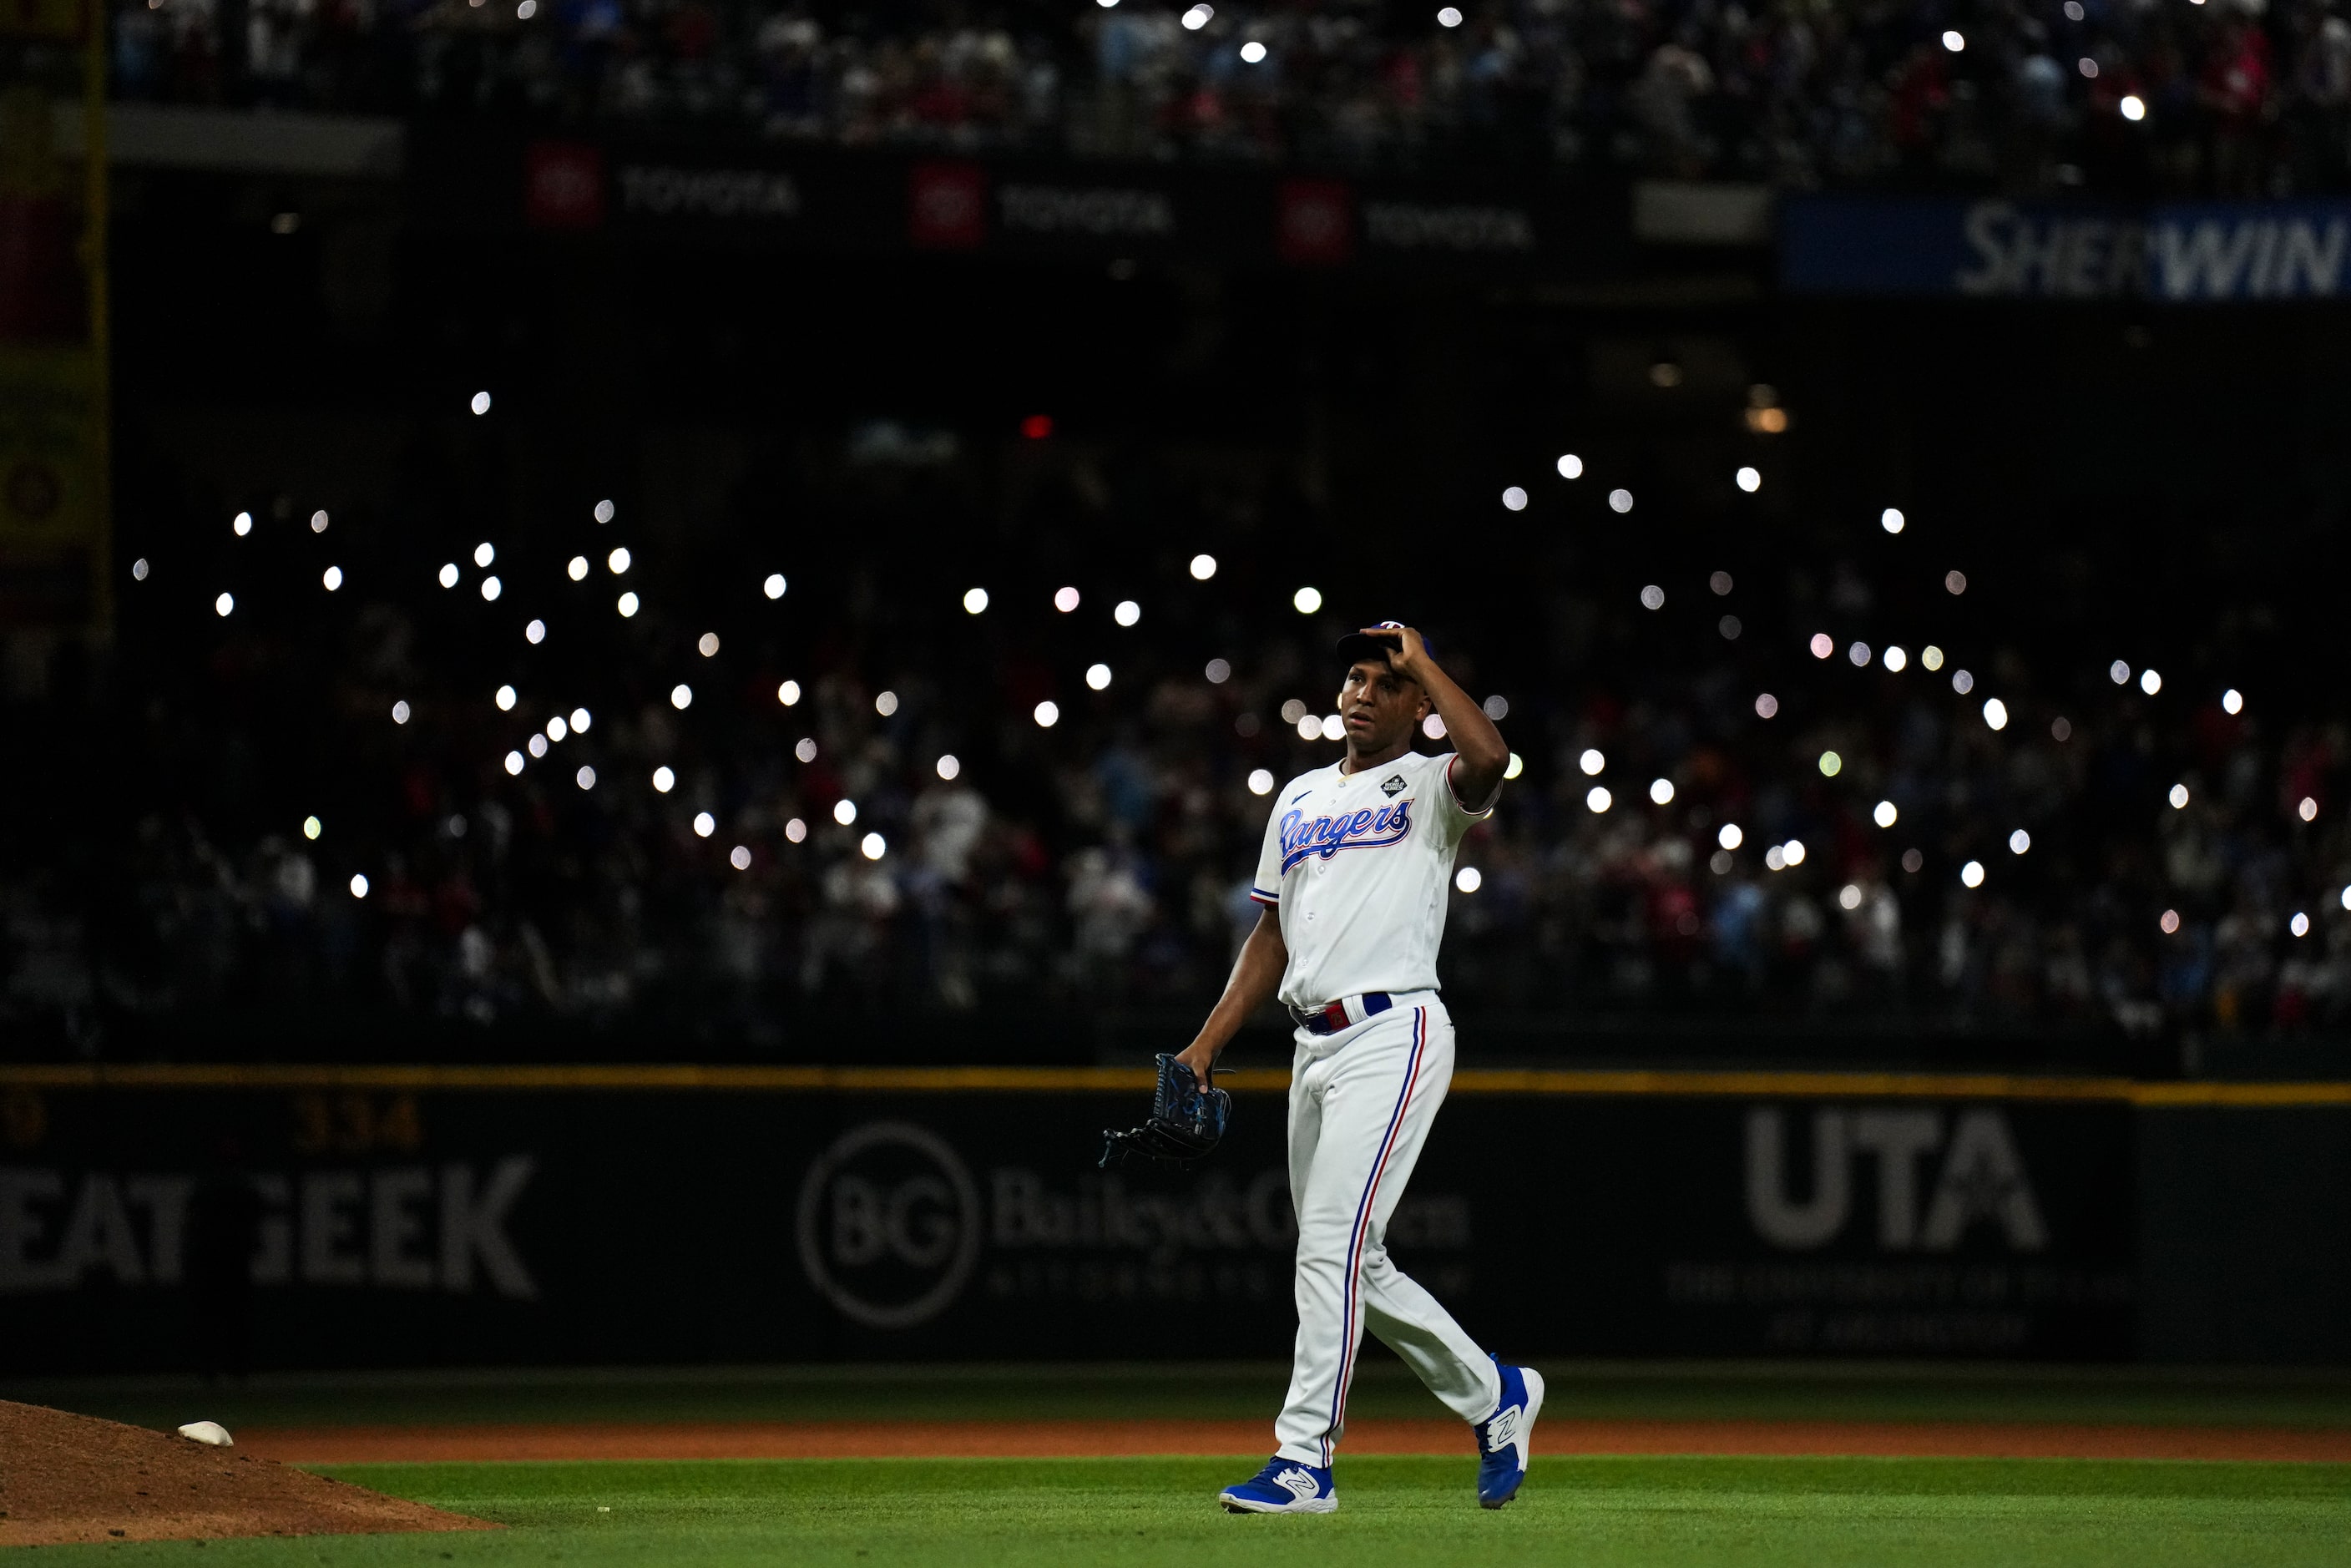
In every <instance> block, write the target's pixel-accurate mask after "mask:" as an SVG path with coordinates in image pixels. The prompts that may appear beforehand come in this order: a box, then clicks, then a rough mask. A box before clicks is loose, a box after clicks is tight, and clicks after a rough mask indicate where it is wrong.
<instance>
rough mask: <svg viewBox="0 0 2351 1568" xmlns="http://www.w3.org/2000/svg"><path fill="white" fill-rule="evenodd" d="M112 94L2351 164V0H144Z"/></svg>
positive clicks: (891, 129) (1907, 167)
mask: <svg viewBox="0 0 2351 1568" xmlns="http://www.w3.org/2000/svg"><path fill="white" fill-rule="evenodd" d="M113 90H114V91H115V93H116V94H117V96H118V97H120V98H122V99H136V100H154V101H162V102H173V103H189V102H193V103H209V102H227V103H237V104H245V103H252V104H262V105H270V106H277V107H281V108H287V109H306V110H322V111H369V112H379V113H396V114H417V115H433V116H489V117H496V118H498V119H501V120H507V121H522V122H535V123H538V124H543V125H564V126H574V127H577V126H589V125H601V126H607V127H611V128H616V129H618V128H629V127H641V128H646V129H673V130H674V129H678V128H695V129H698V130H701V131H707V132H725V133H728V134H733V135H737V136H764V137H768V138H774V139H780V140H785V141H823V142H831V143H838V144H844V145H904V146H914V147H934V148H950V149H962V150H973V151H978V150H986V149H1029V150H1038V151H1050V152H1070V153H1074V154H1077V155H1079V156H1113V157H1145V158H1154V159H1175V158H1187V157H1189V158H1200V159H1207V160H1224V161H1242V162H1303V163H1308V164H1312V165H1318V166H1327V167H1338V168H1348V169H1364V170H1405V171H1409V170H1414V169H1423V168H1428V169H1437V168H1447V167H1477V168H1482V169H1492V168H1497V167H1517V168H1521V169H1541V168H1549V167H1557V168H1561V169H1564V170H1569V171H1579V172H1593V173H1610V172H1620V173H1621V172H1640V173H1649V174H1656V175H1665V176H1672V177H1683V178H1724V179H1737V180H1763V181H1770V182H1772V183H1778V184H1782V185H1786V186H1795V187H1809V186H1816V185H1853V184H1880V185H1903V186H1958V187H1962V188H1975V189H1981V188H1991V187H1998V188H2003V189H2007V190H2011V191H2015V192H2036V191H2054V190H2063V189H2071V188H2076V187H2087V188H2089V189H2092V190H2095V191H2101V192H2105V193H2115V194H2124V195H2136V194H2141V193H2148V192H2164V193H2205V194H2220V195H2231V196H2249V195H2261V194H2285V193H2297V192H2312V191H2340V190H2343V189H2345V188H2346V184H2351V20H2346V18H2345V16H2343V15H2341V8H2340V6H2339V5H2336V4H2335V0H2277V3H2276V4H2274V5H2272V4H2269V3H2268V0H2129V3H2122V0H2062V4H2052V3H2050V0H2029V3H2025V4H2017V5H1992V4H1989V3H1970V0H1959V3H1958V4H1941V3H1938V4H1932V5H1929V4H1922V3H1917V0H1912V3H1908V4H1885V3H1877V0H1852V3H1847V4H1825V3H1823V4H1807V3H1805V0H1771V3H1767V4H1755V5H1748V4H1742V3H1740V0H1605V3H1603V0H1468V3H1466V4H1464V5H1460V6H1458V7H1457V6H1456V5H1452V4H1446V5H1442V6H1441V8H1440V7H1438V6H1437V5H1434V4H1431V5H1428V7H1427V9H1426V10H1425V11H1424V10H1413V11H1409V12H1406V11H1400V10H1397V9H1396V8H1394V7H1389V6H1381V5H1370V4H1365V3H1364V0H1320V3H1316V4H1298V5H1266V4H1263V3H1262V0H1201V3H1198V4H1195V5H1190V6H1189V7H1188V8H1185V7H1183V6H1181V5H1178V4H1176V0H1097V3H1096V4H1092V5H1082V6H1080V5H1071V6H1070V7H1067V8H1056V9H1045V8H1037V7H1018V8H1007V9H1004V10H1001V11H998V12H995V13H992V14H991V13H986V12H977V11H974V10H973V9H970V8H967V7H965V6H962V5H925V6H910V7H902V8H891V9H888V10H881V11H871V10H863V9H849V8H832V7H827V8H810V7H806V6H803V5H793V4H788V3H782V0H519V3H517V0H463V3H460V0H117V9H116V12H115V21H114V29H113Z"/></svg>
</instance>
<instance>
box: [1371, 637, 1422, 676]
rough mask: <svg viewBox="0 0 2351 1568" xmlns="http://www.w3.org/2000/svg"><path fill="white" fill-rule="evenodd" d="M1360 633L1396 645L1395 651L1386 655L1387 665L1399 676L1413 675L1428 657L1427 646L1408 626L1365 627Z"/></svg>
mask: <svg viewBox="0 0 2351 1568" xmlns="http://www.w3.org/2000/svg"><path fill="white" fill-rule="evenodd" d="M1362 632H1363V634H1364V636H1366V637H1375V638H1377V639H1378V640H1379V641H1381V642H1383V643H1395V645H1396V651H1395V653H1391V654H1389V655H1388V664H1389V667H1390V668H1392V669H1394V670H1395V672H1396V674H1400V675H1408V674H1413V672H1414V671H1416V670H1417V669H1418V668H1419V667H1420V665H1421V664H1422V662H1423V661H1425V660H1426V658H1427V657H1428V644H1427V643H1426V642H1424V641H1423V640H1422V639H1421V635H1420V633H1419V632H1418V631H1416V630H1415V629H1414V628H1412V627H1410V626H1365V627H1364V628H1362Z"/></svg>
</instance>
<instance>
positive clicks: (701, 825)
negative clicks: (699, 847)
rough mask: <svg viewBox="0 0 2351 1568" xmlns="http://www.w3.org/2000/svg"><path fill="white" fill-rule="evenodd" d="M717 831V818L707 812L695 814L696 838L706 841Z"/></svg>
mask: <svg viewBox="0 0 2351 1568" xmlns="http://www.w3.org/2000/svg"><path fill="white" fill-rule="evenodd" d="M716 831H718V819H717V818H716V817H714V816H712V815H711V814H710V813H709V812H707V811H696V812H695V814H694V836H695V838H697V839H706V838H708V837H709V836H710V835H711V834H713V833H715V832H716Z"/></svg>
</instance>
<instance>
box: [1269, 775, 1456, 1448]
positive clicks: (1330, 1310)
mask: <svg viewBox="0 0 2351 1568" xmlns="http://www.w3.org/2000/svg"><path fill="white" fill-rule="evenodd" d="M1453 760H1454V758H1453V757H1452V755H1451V754H1450V753H1447V755H1445V756H1442V757H1424V756H1420V755H1418V754H1416V753H1411V752H1407V753H1406V754H1405V755H1404V756H1402V757H1400V758H1396V759H1395V761H1393V762H1384V763H1381V764H1379V765H1378V766H1376V767H1374V768H1365V769H1364V770H1363V771H1362V772H1360V773H1354V774H1349V773H1346V772H1343V771H1342V766H1343V765H1340V764H1333V765H1332V766H1331V767H1329V768H1316V769H1315V770H1314V771H1313V772H1311V773H1304V774H1301V775H1300V776H1299V777H1297V778H1295V779H1291V780H1290V782H1289V783H1288V784H1286V785H1284V786H1283V787H1282V789H1281V791H1280V794H1279V795H1278V796H1276V797H1275V800H1274V807H1273V814H1272V817H1271V820H1270V821H1268V822H1267V824H1266V830H1265V848H1264V851H1263V852H1262V853H1261V854H1260V855H1259V860H1258V869H1257V876H1256V878H1255V880H1254V881H1253V882H1252V883H1251V884H1250V890H1249V896H1250V897H1252V898H1254V899H1256V900H1257V901H1258V902H1259V903H1260V904H1270V905H1272V906H1274V907H1275V908H1276V909H1277V910H1278V912H1279V914H1280V920H1281V936H1282V940H1283V942H1284V943H1285V944H1286V945H1287V946H1289V949H1290V967H1288V968H1287V969H1286V970H1284V971H1283V973H1282V977H1281V993H1280V994H1281V999H1282V1001H1283V1002H1284V1003H1286V1004H1288V1005H1289V1006H1290V1007H1293V1008H1301V1009H1309V1010H1319V1009H1325V1008H1328V1007H1329V1006H1330V1005H1331V1004H1332V1003H1338V1004H1340V1005H1341V1007H1342V1009H1343V1012H1342V1016H1343V1018H1344V1019H1346V1020H1347V1021H1346V1023H1345V1027H1343V1028H1340V1029H1335V1030H1333V1031H1332V1032H1331V1033H1329V1034H1321V1035H1318V1034H1314V1033H1311V1032H1309V1031H1308V1030H1302V1029H1301V1030H1299V1031H1298V1036H1297V1040H1298V1049H1297V1054H1296V1057H1295V1059H1294V1061H1293V1063H1292V1066H1291V1071H1290V1201H1291V1203H1292V1204H1293V1205H1294V1206H1295V1207H1296V1208H1297V1210H1298V1279H1297V1295H1298V1345H1297V1350H1296V1354H1295V1356H1294V1358H1293V1361H1292V1364H1291V1371H1290V1396H1289V1398H1288V1399H1287V1401H1286V1402H1285V1403H1284V1405H1283V1406H1282V1411H1281V1417H1280V1420H1279V1421H1277V1422H1276V1423H1275V1425H1274V1433H1275V1436H1276V1437H1278V1438H1279V1439H1280V1449H1279V1450H1278V1451H1279V1453H1280V1457H1281V1458H1285V1459H1289V1460H1291V1461H1293V1462H1296V1463H1301V1464H1308V1465H1318V1466H1322V1467H1326V1468H1327V1467H1328V1466H1329V1465H1330V1463H1331V1458H1332V1453H1333V1451H1334V1449H1335V1448H1336V1446H1337V1443H1338V1440H1339V1437H1340V1434H1341V1432H1342V1431H1343V1429H1344V1428H1345V1426H1346V1415H1347V1386H1348V1384H1349V1382H1350V1381H1351V1380H1352V1379H1353V1375H1354V1370H1355V1351H1356V1348H1357V1346H1358V1345H1360V1344H1361V1343H1363V1334H1364V1327H1365V1325H1366V1323H1367V1322H1368V1324H1369V1326H1370V1328H1371V1331H1372V1332H1373V1333H1375V1334H1377V1335H1379V1337H1380V1340H1381V1342H1382V1343H1384V1344H1385V1345H1387V1347H1388V1348H1389V1349H1391V1350H1393V1351H1395V1353H1396V1354H1398V1355H1399V1356H1401V1357H1403V1358H1404V1360H1405V1364H1407V1365H1409V1366H1410V1367H1411V1368H1412V1369H1413V1370H1414V1371H1415V1372H1416V1373H1418V1374H1419V1375H1420V1380H1421V1381H1422V1382H1423V1383H1426V1385H1428V1387H1429V1390H1430V1391H1431V1392H1432V1393H1434V1394H1435V1395H1436V1396H1437V1397H1438V1398H1439V1399H1441V1400H1443V1401H1444V1402H1445V1404H1446V1405H1447V1406H1449V1407H1450V1408H1451V1409H1452V1410H1453V1411H1454V1412H1455V1413H1456V1414H1457V1415H1458V1416H1460V1417H1461V1418H1462V1419H1463V1420H1465V1421H1469V1422H1478V1421H1482V1420H1484V1419H1486V1418H1487V1417H1488V1416H1491V1415H1492V1414H1493V1413H1494V1411H1495V1409H1496V1408H1497V1407H1498V1406H1499V1404H1500V1403H1501V1383H1500V1379H1499V1375H1497V1374H1496V1372H1495V1370H1494V1364H1493V1362H1492V1361H1491V1360H1489V1358H1488V1356H1487V1355H1486V1353H1485V1352H1484V1351H1482V1350H1480V1349H1479V1347H1478V1343H1477V1342H1476V1341H1475V1340H1473V1339H1471V1338H1470V1337H1469V1336H1468V1333H1464V1332H1463V1331H1462V1328H1461V1325H1460V1324H1458V1323H1457V1322H1454V1321H1453V1318H1452V1316H1451V1314H1449V1313H1448V1312H1446V1310H1445V1309H1444V1308H1443V1307H1441V1306H1439V1305H1438V1304H1437V1298H1436V1297H1434V1296H1432V1295H1430V1294H1429V1293H1428V1292H1427V1291H1425V1290H1423V1289H1422V1288H1421V1287H1420V1286H1419V1285H1417V1284H1416V1283H1414V1282H1413V1281H1412V1280H1411V1279H1410V1278H1408V1277H1407V1276H1406V1275H1405V1273H1404V1272H1403V1271H1402V1270H1399V1269H1397V1268H1396V1266H1395V1264H1394V1263H1393V1262H1391V1261H1390V1260H1389V1259H1388V1254H1387V1247H1386V1243H1385V1236H1386V1231H1387V1223H1388V1217H1389V1216H1390V1215H1391V1214H1393V1213H1395V1206H1396V1200H1397V1199H1398V1198H1399V1197H1402V1196H1403V1194H1404V1189H1405V1183H1406V1182H1408V1181H1409V1180H1411V1178H1412V1167H1413V1164H1414V1162H1415V1161H1416V1160H1417V1159H1418V1158H1419V1156H1420V1147H1421V1144H1422V1142H1423V1140H1425V1139H1426V1137H1427V1135H1428V1129H1429V1127H1430V1125H1431V1124H1433V1123H1434V1122H1435V1120H1436V1118H1437V1106H1438V1105H1440V1104H1441V1103H1444V1099H1445V1091H1446V1089H1447V1086H1448V1085H1449V1084H1450V1083H1451V1082H1452V1080H1453V1021H1452V1019H1451V1018H1450V1017H1448V1016H1447V1013H1446V1010H1445V1004H1444V1003H1443V1002H1442V1001H1440V1000H1439V999H1438V998H1437V944H1438V942H1439V941H1440V940H1441V939H1442V938H1443V936H1444V935H1445V910H1446V899H1447V890H1448V889H1449V887H1450V886H1451V883H1452V880H1453V857H1454V852H1455V851H1457V850H1458V848H1459V847H1460V844H1461V838H1462V835H1463V834H1465V833H1467V832H1468V831H1469V828H1470V827H1471V825H1472V824H1474V823H1476V822H1478V821H1481V820H1483V819H1484V818H1485V817H1486V816H1487V815H1488V814H1489V813H1490V812H1491V811H1492V810H1493V803H1492V802H1491V801H1489V802H1487V804H1486V809H1485V810H1481V811H1470V810H1467V809H1465V808H1464V807H1463V806H1462V805H1461V803H1460V801H1459V800H1458V799H1457V798H1456V797H1455V795H1454V793H1453V787H1452V782H1451V777H1450V774H1451V768H1452V764H1453ZM1383 996H1384V998H1386V1005H1385V1006H1384V1007H1379V1006H1378V1005H1377V1004H1378V1000H1379V998H1382V997H1383ZM1364 998H1372V1006H1369V1007H1367V1006H1366V1004H1365V1000H1364ZM1374 1008H1376V1009H1377V1010H1374Z"/></svg>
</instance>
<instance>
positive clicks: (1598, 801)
mask: <svg viewBox="0 0 2351 1568" xmlns="http://www.w3.org/2000/svg"><path fill="white" fill-rule="evenodd" d="M1615 803H1616V797H1614V795H1611V794H1610V793H1609V792H1608V786H1607V785H1605V784H1594V785H1593V787H1592V788H1591V789H1587V790H1585V791H1584V794H1583V804H1584V806H1585V808H1586V809H1587V810H1593V811H1604V810H1608V808H1609V807H1611V806H1613V805H1614V804H1615Z"/></svg>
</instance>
